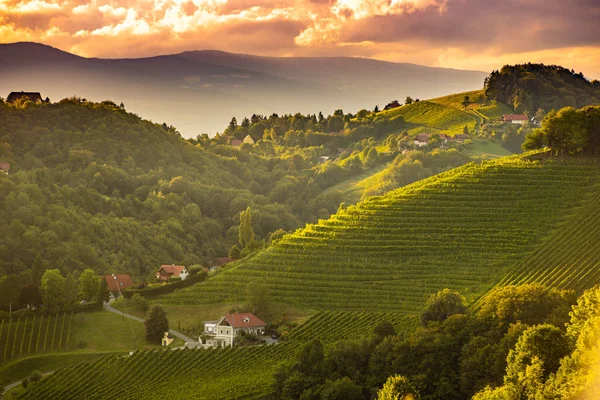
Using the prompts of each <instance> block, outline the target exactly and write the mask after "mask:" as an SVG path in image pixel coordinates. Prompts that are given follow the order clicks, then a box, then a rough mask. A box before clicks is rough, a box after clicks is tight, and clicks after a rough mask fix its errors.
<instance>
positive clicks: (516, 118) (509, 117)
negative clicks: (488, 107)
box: [502, 114, 529, 125]
mask: <svg viewBox="0 0 600 400" xmlns="http://www.w3.org/2000/svg"><path fill="white" fill-rule="evenodd" d="M502 121H504V122H510V123H511V124H521V125H522V124H525V123H527V121H529V118H527V115H525V114H506V115H505V116H504V117H502Z"/></svg>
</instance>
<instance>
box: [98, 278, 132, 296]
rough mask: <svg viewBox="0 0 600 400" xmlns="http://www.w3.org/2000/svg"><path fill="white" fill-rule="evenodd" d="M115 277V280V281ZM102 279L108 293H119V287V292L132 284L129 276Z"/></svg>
mask: <svg viewBox="0 0 600 400" xmlns="http://www.w3.org/2000/svg"><path fill="white" fill-rule="evenodd" d="M115 277H116V278H117V279H115ZM104 279H105V280H106V286H107V287H108V291H109V292H113V293H118V292H119V286H120V288H121V290H123V289H127V288H128V287H131V286H132V285H133V282H131V276H129V275H105V276H104ZM117 284H119V286H117Z"/></svg>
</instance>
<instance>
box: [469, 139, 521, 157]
mask: <svg viewBox="0 0 600 400" xmlns="http://www.w3.org/2000/svg"><path fill="white" fill-rule="evenodd" d="M471 142H472V143H471V144H470V145H468V146H466V148H465V150H464V152H465V153H466V154H468V155H471V156H477V157H483V158H498V157H505V156H510V155H512V154H513V153H512V152H511V151H510V150H508V149H505V148H504V147H502V146H501V145H500V144H498V143H494V142H492V141H491V140H489V139H483V138H478V137H474V138H473V139H471Z"/></svg>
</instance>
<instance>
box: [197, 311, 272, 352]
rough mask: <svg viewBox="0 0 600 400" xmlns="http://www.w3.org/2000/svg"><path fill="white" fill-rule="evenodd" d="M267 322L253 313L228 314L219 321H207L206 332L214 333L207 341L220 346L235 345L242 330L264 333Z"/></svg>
mask: <svg viewBox="0 0 600 400" xmlns="http://www.w3.org/2000/svg"><path fill="white" fill-rule="evenodd" d="M266 328H267V323H266V322H265V321H263V320H262V319H260V318H258V317H257V316H256V315H254V314H252V313H239V314H227V315H225V316H223V317H221V318H220V319H219V320H218V321H206V322H205V324H204V330H205V333H207V334H209V335H214V337H213V339H212V340H209V341H207V343H210V344H213V345H215V346H218V347H225V346H233V341H234V339H235V337H236V336H237V335H239V334H240V333H241V332H245V333H249V334H252V335H264V334H265V329H266Z"/></svg>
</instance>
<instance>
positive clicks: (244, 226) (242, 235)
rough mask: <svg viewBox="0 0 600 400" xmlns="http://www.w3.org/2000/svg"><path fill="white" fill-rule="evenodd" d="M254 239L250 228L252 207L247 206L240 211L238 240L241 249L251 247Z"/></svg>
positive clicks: (252, 230)
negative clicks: (244, 209)
mask: <svg viewBox="0 0 600 400" xmlns="http://www.w3.org/2000/svg"><path fill="white" fill-rule="evenodd" d="M255 241H256V236H255V234H254V229H253V228H252V209H251V208H250V206H248V207H247V208H246V211H242V212H241V213H240V232H239V242H240V245H242V250H244V249H252V247H253V246H254V243H255Z"/></svg>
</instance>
